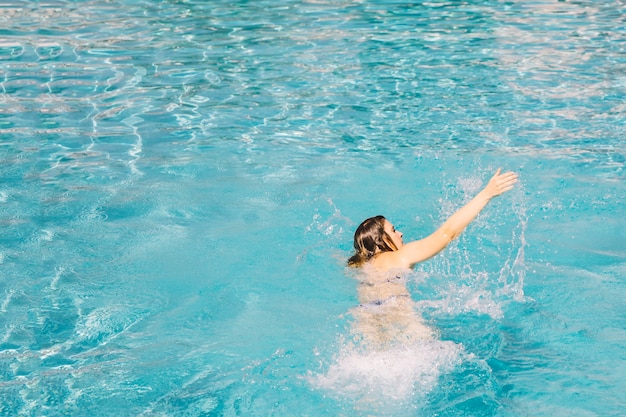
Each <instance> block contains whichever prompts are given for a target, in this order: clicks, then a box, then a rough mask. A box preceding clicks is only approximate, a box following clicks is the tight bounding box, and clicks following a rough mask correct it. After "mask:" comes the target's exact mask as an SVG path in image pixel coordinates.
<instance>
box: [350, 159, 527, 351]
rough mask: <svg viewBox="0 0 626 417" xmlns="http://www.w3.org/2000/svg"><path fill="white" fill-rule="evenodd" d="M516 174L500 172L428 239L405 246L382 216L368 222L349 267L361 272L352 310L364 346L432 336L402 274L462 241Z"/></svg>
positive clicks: (356, 241)
mask: <svg viewBox="0 0 626 417" xmlns="http://www.w3.org/2000/svg"><path fill="white" fill-rule="evenodd" d="M516 182H517V175H516V174H515V173H513V172H507V173H501V170H500V169H498V171H497V172H496V173H495V175H494V176H493V177H492V178H491V179H490V180H489V183H488V184H487V186H486V187H485V188H484V189H483V190H482V191H480V192H479V193H478V194H477V195H476V196H475V197H474V198H473V199H472V200H471V201H470V202H469V203H467V204H466V205H464V206H463V207H461V208H460V209H459V210H458V211H457V212H456V213H454V214H453V215H452V216H450V218H448V219H447V220H446V221H445V222H444V223H443V225H441V227H439V229H437V230H436V231H435V232H434V233H432V234H431V235H430V236H427V237H425V238H423V239H420V240H415V241H412V242H409V243H404V242H403V240H402V236H403V235H402V233H401V232H399V231H397V230H396V229H395V228H394V226H393V224H391V223H390V222H389V221H388V220H387V219H385V218H384V217H383V216H375V217H371V218H369V219H367V220H365V221H364V222H363V223H361V225H360V226H359V227H358V228H357V230H356V232H355V234H354V249H355V254H354V255H353V256H352V257H350V259H349V260H348V265H349V266H352V267H358V268H361V269H362V272H363V274H362V277H361V279H362V281H361V284H360V285H359V301H360V302H361V305H360V306H359V307H358V308H357V309H355V310H354V311H353V315H354V316H355V318H356V323H355V325H356V328H355V329H354V330H355V332H356V333H357V334H358V335H359V337H362V339H363V342H364V343H368V344H370V345H373V347H378V348H384V347H387V346H389V345H395V344H397V343H402V344H404V343H407V342H409V343H410V342H414V341H415V340H419V339H426V338H430V337H432V336H433V332H432V330H431V329H430V328H428V327H427V326H425V325H424V323H423V320H422V318H421V316H420V315H419V314H418V313H417V312H416V311H415V309H414V305H413V301H412V300H411V297H410V294H409V292H408V290H407V288H406V283H405V279H404V275H405V274H403V273H402V271H407V270H409V269H410V268H412V267H413V266H414V265H415V264H417V263H419V262H422V261H425V260H427V259H429V258H431V257H433V256H435V255H436V254H438V253H439V252H441V251H442V250H443V249H444V248H445V247H446V246H448V244H449V243H450V242H451V241H452V240H454V239H455V238H456V237H458V236H459V235H460V234H461V232H463V230H464V229H465V227H467V225H469V224H470V223H471V222H472V220H474V219H475V218H476V216H478V214H479V213H480V212H481V211H482V209H483V208H485V206H486V205H487V203H489V201H490V200H491V199H492V198H493V197H496V196H499V195H500V194H503V193H505V192H507V191H509V190H511V189H512V188H513V186H514V185H515V183H516Z"/></svg>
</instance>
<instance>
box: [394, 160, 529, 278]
mask: <svg viewBox="0 0 626 417" xmlns="http://www.w3.org/2000/svg"><path fill="white" fill-rule="evenodd" d="M500 171H501V170H500V169H498V171H497V172H496V173H495V175H494V176H493V177H492V178H491V179H490V180H489V183H488V184H487V186H486V187H485V188H483V189H482V190H481V191H480V192H479V193H478V194H477V195H476V196H475V197H474V198H473V199H472V200H471V201H470V202H468V203H467V204H466V205H464V206H463V207H461V208H460V209H459V210H458V211H457V212H456V213H454V214H453V215H452V216H450V217H449V218H448V220H446V221H445V222H444V223H443V224H442V225H441V227H439V229H437V230H436V231H435V232H434V233H433V234H431V235H430V236H428V237H426V238H424V239H421V240H417V241H414V242H410V243H407V244H405V245H404V246H403V247H402V248H401V249H400V250H399V251H398V252H399V253H398V255H399V256H400V257H401V258H402V260H403V261H404V262H403V263H405V264H406V265H407V266H412V265H414V264H416V263H418V262H421V261H424V260H426V259H428V258H430V257H432V256H435V255H436V254H438V253H439V252H441V251H442V250H443V249H444V248H445V247H446V246H448V244H449V243H450V242H451V241H452V240H454V239H455V238H456V237H458V236H459V235H460V234H461V232H463V230H464V229H465V228H466V227H467V225H468V224H470V223H471V222H472V220H474V219H475V218H476V216H478V214H479V213H480V212H481V211H482V209H483V208H485V206H486V205H487V203H489V201H490V200H491V199H492V198H493V197H496V196H498V195H500V194H502V193H505V192H507V191H509V190H510V189H512V188H513V186H514V185H515V183H516V182H517V174H515V173H513V172H507V173H504V174H501V173H500Z"/></svg>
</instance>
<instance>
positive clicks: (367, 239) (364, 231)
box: [348, 216, 402, 266]
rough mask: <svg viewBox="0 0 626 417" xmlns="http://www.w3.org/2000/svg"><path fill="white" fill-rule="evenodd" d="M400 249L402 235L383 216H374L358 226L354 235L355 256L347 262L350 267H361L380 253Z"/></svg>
mask: <svg viewBox="0 0 626 417" xmlns="http://www.w3.org/2000/svg"><path fill="white" fill-rule="evenodd" d="M401 247H402V233H400V232H398V231H397V230H396V229H395V228H394V227H393V224H391V223H390V222H389V221H387V219H385V218H384V217H383V216H374V217H370V218H369V219H367V220H365V221H364V222H363V223H361V224H360V225H359V227H358V228H357V229H356V232H355V233H354V250H355V252H356V253H355V254H354V255H352V257H350V259H349V260H348V265H350V266H361V265H363V264H364V263H365V262H367V261H369V260H370V259H372V258H373V257H374V256H376V255H378V254H379V253H382V252H390V251H394V250H398V249H400V248H401Z"/></svg>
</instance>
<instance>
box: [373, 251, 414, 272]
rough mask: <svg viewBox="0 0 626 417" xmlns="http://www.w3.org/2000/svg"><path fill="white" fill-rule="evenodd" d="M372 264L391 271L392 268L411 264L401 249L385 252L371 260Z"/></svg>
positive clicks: (380, 269)
mask: <svg viewBox="0 0 626 417" xmlns="http://www.w3.org/2000/svg"><path fill="white" fill-rule="evenodd" d="M371 265H372V267H373V268H375V269H376V270H378V271H389V270H391V269H406V268H410V266H411V265H410V264H409V263H408V262H407V261H406V260H405V259H404V256H403V254H402V251H401V250H397V251H391V252H383V253H381V254H379V255H377V256H376V257H375V258H374V259H372V260H371Z"/></svg>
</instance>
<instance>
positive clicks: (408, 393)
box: [307, 340, 463, 408]
mask: <svg viewBox="0 0 626 417" xmlns="http://www.w3.org/2000/svg"><path fill="white" fill-rule="evenodd" d="M462 357H463V347H462V346H461V345H459V344H456V343H454V342H450V341H442V340H423V341H419V342H416V343H414V344H411V345H408V346H398V347H394V348H391V349H387V350H380V351H379V350H367V349H365V350H364V349H362V348H357V347H355V346H354V345H353V344H345V345H344V346H343V347H342V348H341V350H340V352H339V353H338V354H337V355H336V357H335V358H334V361H333V362H332V363H331V364H329V365H327V369H326V370H325V371H324V372H320V373H315V372H311V373H310V374H309V375H308V377H307V380H308V381H309V383H310V384H311V385H312V386H313V387H315V388H318V389H322V390H325V391H326V392H328V395H331V396H333V395H336V396H339V397H343V398H344V399H345V398H348V399H350V401H353V402H355V403H357V404H362V405H365V404H366V403H367V404H368V405H370V406H371V405H379V406H380V405H382V406H383V408H385V407H389V406H391V405H394V406H397V405H398V404H404V405H407V404H411V403H412V402H413V401H415V400H419V399H421V398H423V397H425V396H426V395H428V393H429V392H430V391H432V390H433V389H434V388H435V387H436V386H437V383H438V381H439V377H440V375H441V374H442V373H445V372H450V371H451V370H452V369H453V368H454V367H455V366H458V365H459V364H460V363H461V361H462Z"/></svg>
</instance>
